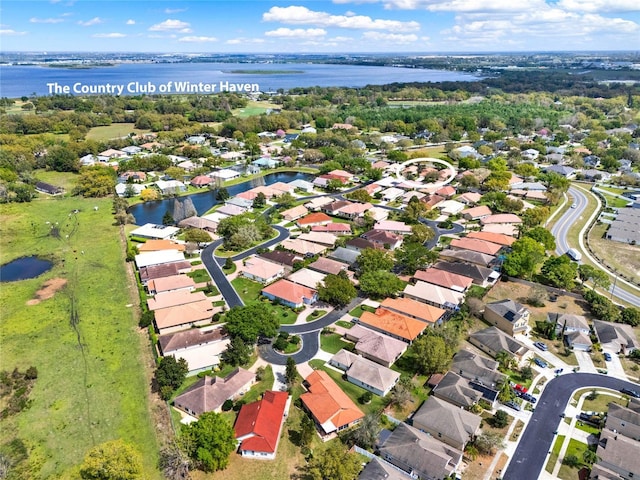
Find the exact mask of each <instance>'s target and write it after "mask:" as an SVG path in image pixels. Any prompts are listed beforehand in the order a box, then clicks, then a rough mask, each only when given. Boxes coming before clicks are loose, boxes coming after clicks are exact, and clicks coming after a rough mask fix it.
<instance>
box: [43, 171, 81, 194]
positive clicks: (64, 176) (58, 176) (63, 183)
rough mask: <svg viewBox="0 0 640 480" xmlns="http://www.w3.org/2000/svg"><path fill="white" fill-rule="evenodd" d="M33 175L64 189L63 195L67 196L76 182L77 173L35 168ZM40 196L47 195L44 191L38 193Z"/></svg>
mask: <svg viewBox="0 0 640 480" xmlns="http://www.w3.org/2000/svg"><path fill="white" fill-rule="evenodd" d="M35 177H36V178H37V179H38V180H39V181H41V182H45V183H50V184H51V185H55V186H56V187H62V188H64V190H65V194H64V195H65V196H69V195H70V194H71V191H72V190H73V189H74V187H75V186H76V184H77V182H78V174H76V173H69V172H55V171H53V170H36V171H35ZM38 195H39V196H41V197H47V195H45V194H44V193H38Z"/></svg>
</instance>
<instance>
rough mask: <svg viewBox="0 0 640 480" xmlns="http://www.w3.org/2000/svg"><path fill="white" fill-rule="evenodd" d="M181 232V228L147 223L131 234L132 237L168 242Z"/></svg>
mask: <svg viewBox="0 0 640 480" xmlns="http://www.w3.org/2000/svg"><path fill="white" fill-rule="evenodd" d="M179 231H180V229H179V228H176V227H171V226H169V225H157V224H155V223H145V224H144V225H143V226H141V227H138V228H136V229H135V230H132V231H131V233H129V236H131V237H140V238H151V239H158V240H166V239H169V238H173V237H174V236H175V235H177V233H178V232H179Z"/></svg>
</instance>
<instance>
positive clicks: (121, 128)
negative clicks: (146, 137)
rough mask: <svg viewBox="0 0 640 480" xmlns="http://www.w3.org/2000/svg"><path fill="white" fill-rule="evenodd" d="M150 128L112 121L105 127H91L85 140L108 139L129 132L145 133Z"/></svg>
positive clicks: (124, 135) (122, 135) (125, 134)
mask: <svg viewBox="0 0 640 480" xmlns="http://www.w3.org/2000/svg"><path fill="white" fill-rule="evenodd" d="M149 131H150V130H141V129H139V128H135V124H133V123H113V124H111V125H107V126H105V127H93V128H92V129H91V130H89V133H87V140H97V141H102V140H110V139H112V138H119V137H126V136H127V135H129V134H130V133H136V134H141V133H147V132H149Z"/></svg>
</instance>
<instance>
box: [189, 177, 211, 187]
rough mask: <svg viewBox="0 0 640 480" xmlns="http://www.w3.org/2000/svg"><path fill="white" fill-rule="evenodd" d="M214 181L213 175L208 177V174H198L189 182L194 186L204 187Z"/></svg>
mask: <svg viewBox="0 0 640 480" xmlns="http://www.w3.org/2000/svg"><path fill="white" fill-rule="evenodd" d="M212 182H213V179H212V178H211V177H208V176H206V175H198V176H196V177H193V178H192V179H191V181H190V182H189V183H190V184H191V185H193V186H194V187H198V188H202V187H207V186H209V184H210V183H212Z"/></svg>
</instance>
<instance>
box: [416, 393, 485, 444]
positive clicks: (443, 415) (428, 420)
mask: <svg viewBox="0 0 640 480" xmlns="http://www.w3.org/2000/svg"><path fill="white" fill-rule="evenodd" d="M412 420H413V423H412V425H413V427H414V428H417V429H418V430H421V431H423V432H425V433H428V434H429V435H431V436H432V437H433V438H436V439H438V440H439V441H441V442H443V443H446V444H447V445H449V446H451V447H453V448H456V449H458V450H461V451H463V450H464V447H465V446H466V445H467V443H469V442H472V441H473V440H474V439H475V437H476V435H478V433H479V431H480V423H481V422H482V418H480V416H478V415H475V414H473V413H471V412H468V411H466V410H463V409H461V408H459V407H456V406H454V405H452V404H451V403H449V402H446V401H444V400H441V399H439V398H438V397H434V396H430V397H429V398H427V400H426V401H425V402H424V403H423V404H422V406H421V407H420V408H419V409H418V411H417V412H416V413H414V415H413V417H412Z"/></svg>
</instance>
